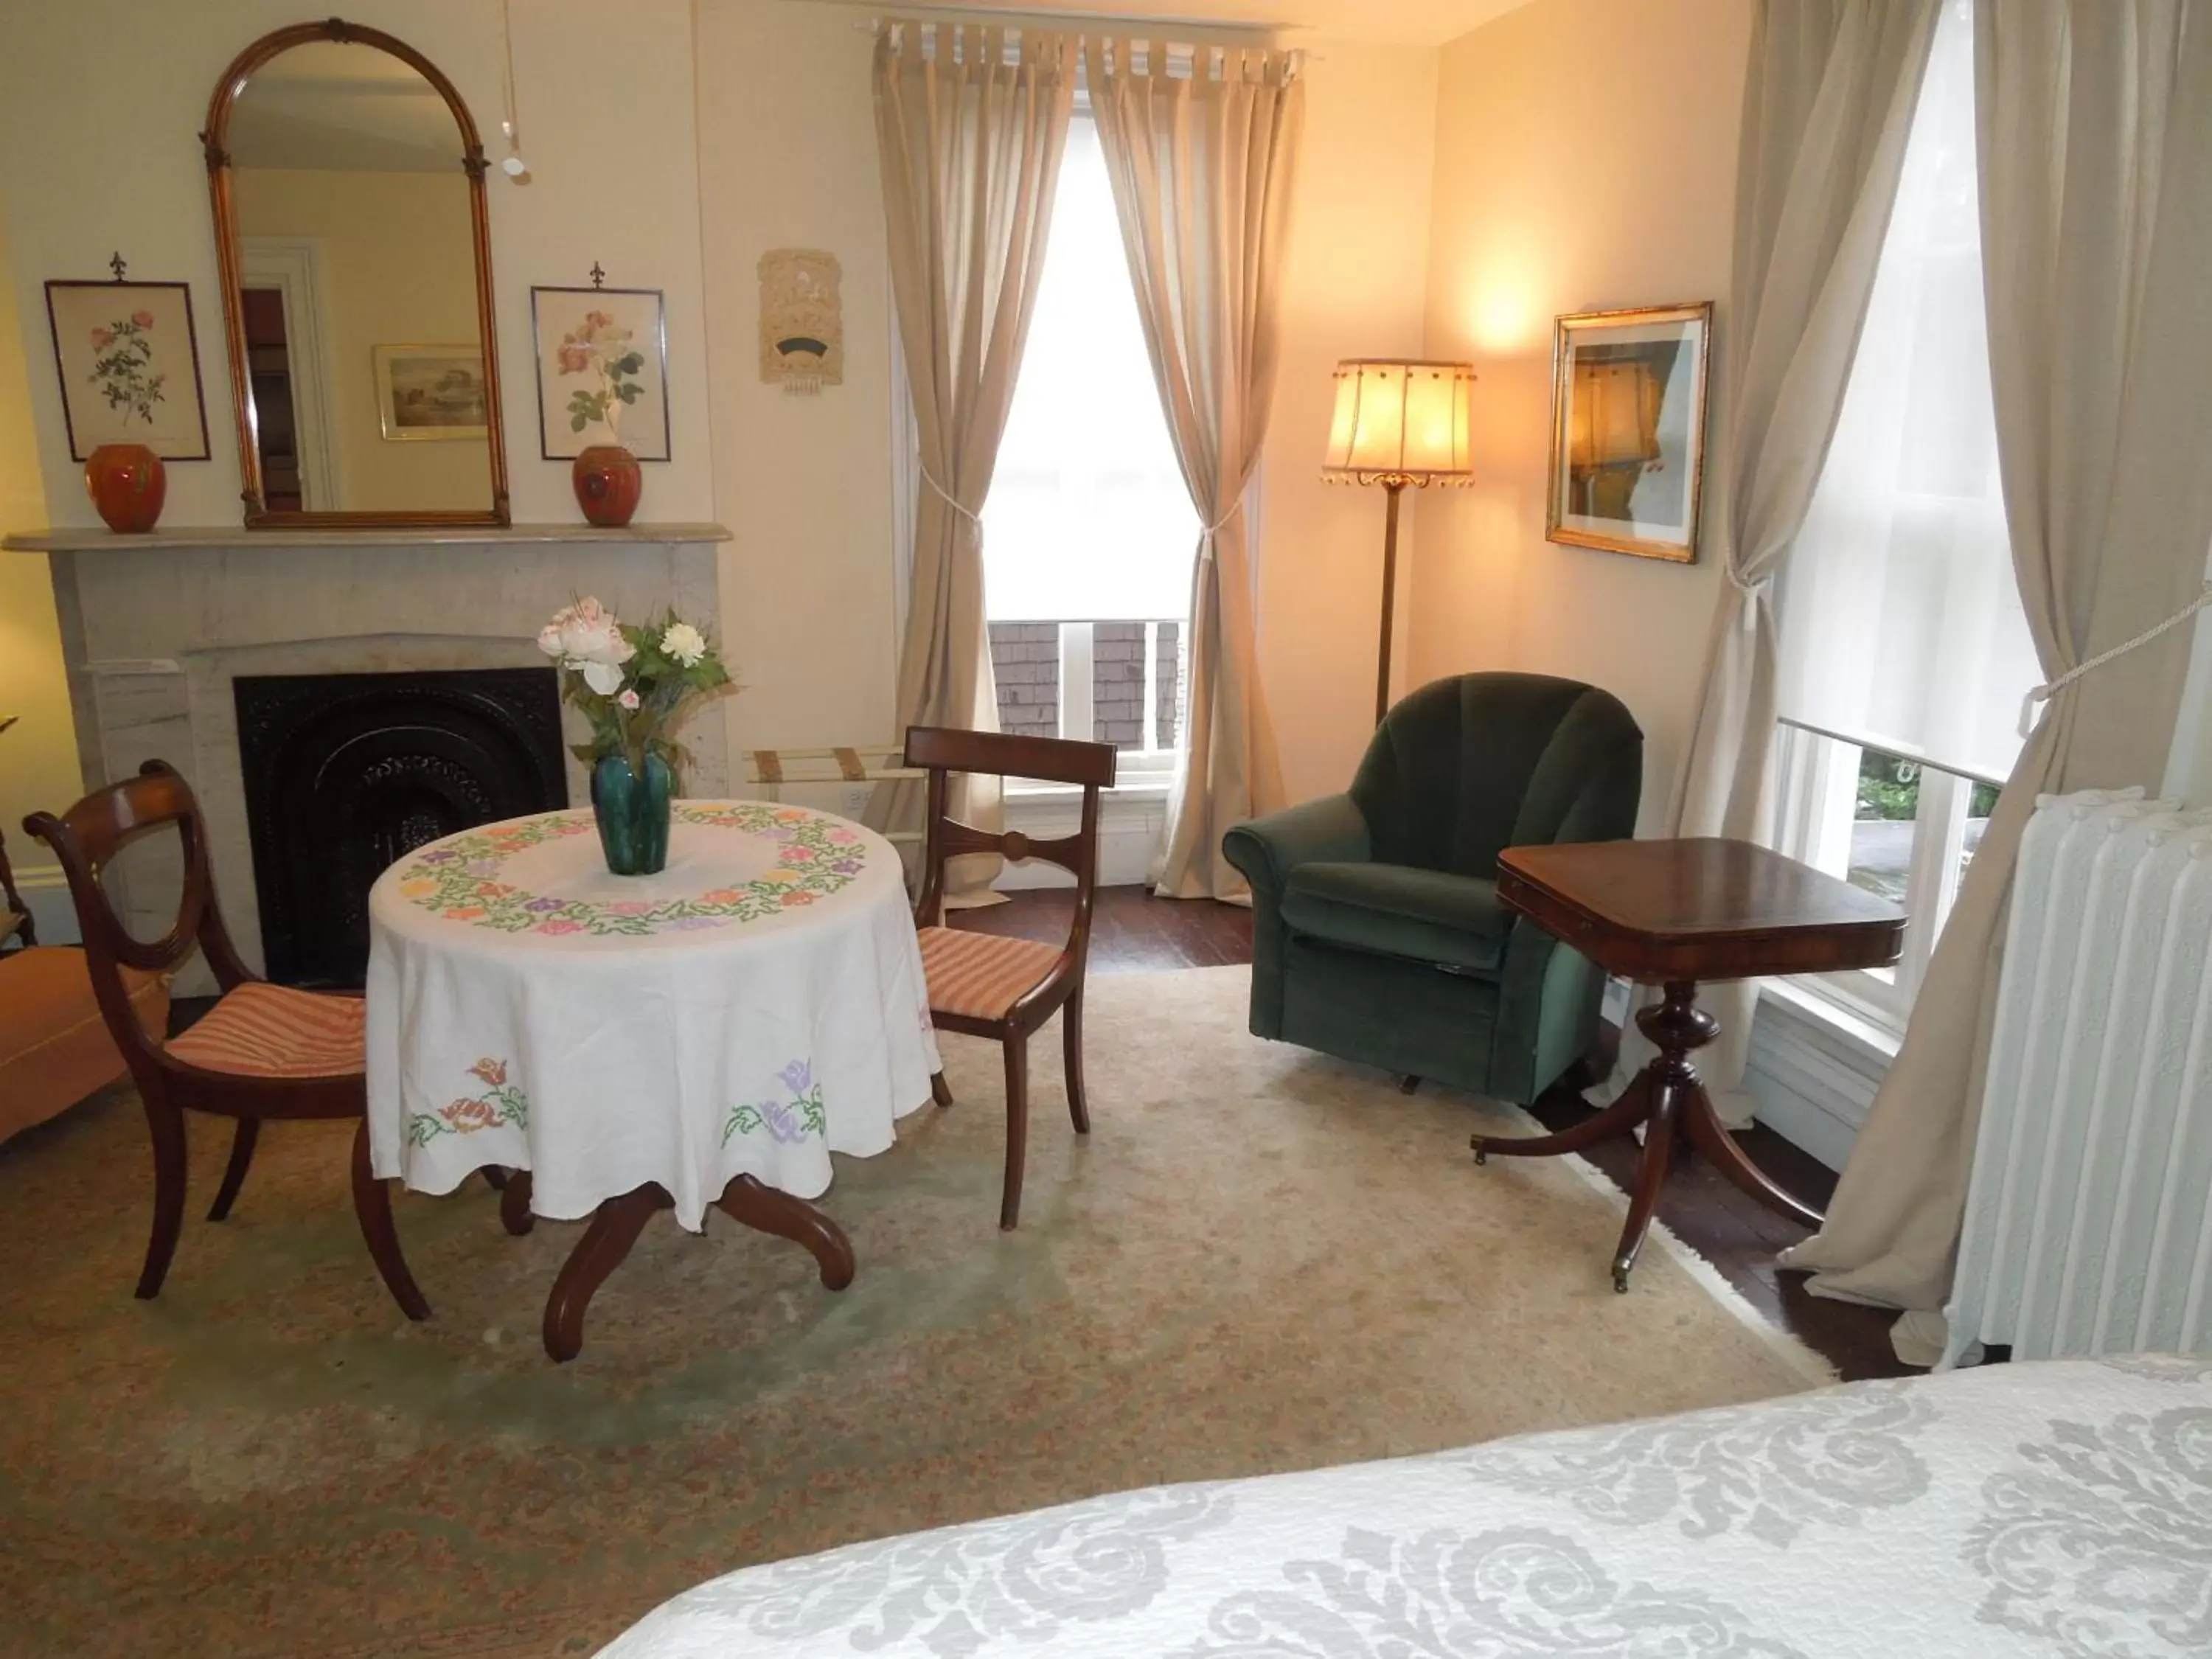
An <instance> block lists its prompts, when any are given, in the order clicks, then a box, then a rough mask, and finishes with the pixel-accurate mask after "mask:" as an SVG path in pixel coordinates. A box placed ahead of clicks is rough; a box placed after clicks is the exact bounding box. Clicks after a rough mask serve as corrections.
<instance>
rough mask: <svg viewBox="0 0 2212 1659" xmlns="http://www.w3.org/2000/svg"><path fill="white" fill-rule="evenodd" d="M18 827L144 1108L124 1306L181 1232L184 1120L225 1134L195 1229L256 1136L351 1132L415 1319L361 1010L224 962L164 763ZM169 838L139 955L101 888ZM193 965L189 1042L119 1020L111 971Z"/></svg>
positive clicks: (125, 1007)
mask: <svg viewBox="0 0 2212 1659" xmlns="http://www.w3.org/2000/svg"><path fill="white" fill-rule="evenodd" d="M23 827H24V829H27V830H28V831H30V833H31V834H33V835H34V836H38V837H39V838H40V840H41V841H43V842H46V844H47V845H48V846H50V847H52V848H53V849H54V856H55V857H56V858H57V859H58V860H60V863H61V866H62V871H63V873H64V874H65V875H66V876H67V877H68V878H69V886H70V898H71V899H72V900H74V901H75V902H76V916H77V926H78V927H79V928H80V929H81V930H82V933H83V935H84V946H85V956H86V960H87V965H88V967H89V968H90V969H91V975H92V989H93V994H94V997H95V998H96V999H97V1000H98V1001H99V1004H100V1013H101V1015H102V1017H103V1018H105V1019H106V1024H107V1029H108V1033H109V1035H110V1036H112V1037H113V1038H114V1039H115V1044H116V1047H118V1048H120V1049H121V1050H122V1051H123V1057H124V1059H125V1061H126V1062H127V1063H128V1064H129V1065H130V1067H131V1078H132V1079H133V1080H134V1081H135V1082H136V1083H137V1085H138V1094H139V1097H140V1099H141V1100H142V1101H143V1103H144V1105H145V1108H146V1123H147V1127H148V1128H149V1130H150V1131H151V1133H152V1136H153V1142H154V1231H153V1236H152V1237H151V1238H150V1239H149V1241H148V1243H147V1245H146V1265H145V1267H144V1269H143V1271H142V1272H141V1273H139V1275H138V1291H137V1293H138V1295H139V1297H142V1298H151V1297H154V1296H156V1295H158V1294H159V1293H160V1291H161V1281H162V1280H163V1279H165V1278H167V1275H168V1271H169V1263H170V1261H171V1260H172V1259H173V1257H174V1256H175V1255H176V1251H177V1240H178V1237H179V1234H180V1233H181V1232H182V1231H183V1229H184V1219H185V1113H186V1112H188V1111H192V1112H204V1113H206V1114H207V1115H210V1116H213V1117H227V1118H229V1119H231V1120H232V1121H234V1123H235V1124H236V1126H237V1127H236V1129H235V1131H234V1134H233V1138H232V1140H231V1146H230V1162H229V1164H228V1167H226V1168H225V1170H223V1176H222V1185H221V1186H220V1187H219V1188H217V1189H216V1196H215V1203H214V1204H213V1205H212V1206H210V1209H209V1211H208V1219H209V1220H210V1221H221V1220H223V1219H224V1218H227V1217H228V1215H229V1214H230V1208H231V1206H232V1205H233V1204H234V1203H235V1202H236V1201H237V1199H238V1192H239V1188H240V1186H242V1185H243V1184H244V1182H245V1180H246V1170H247V1168H248V1167H249V1166H250V1165H251V1164H252V1161H253V1147H254V1143H255V1141H256V1139H258V1137H259V1135H260V1133H261V1125H262V1122H263V1121H264V1120H265V1119H269V1118H347V1117H350V1118H355V1119H357V1120H359V1122H358V1125H357V1127H356V1129H355V1131H354V1138H353V1206H354V1214H355V1216H356V1218H357V1219H358V1220H359V1221H360V1223H361V1231H362V1237H363V1238H364V1239H365V1240H366V1241H367V1242H368V1254H369V1259H370V1260H371V1261H374V1263H375V1265H376V1271H377V1273H378V1274H379V1275H380V1277H381V1278H382V1279H383V1280H384V1284H385V1288H386V1290H388V1291H391V1293H392V1300H393V1301H395V1302H397V1303H398V1304H399V1306H400V1310H401V1311H403V1312H404V1313H405V1314H406V1316H408V1317H409V1318H410V1319H427V1318H428V1317H429V1314H430V1306H429V1304H428V1303H427V1302H426V1301H424V1300H423V1298H422V1291H421V1290H419V1289H418V1288H417V1287H416V1284H415V1279H414V1276H413V1275H412V1274H410V1273H409V1272H408V1271H407V1261H406V1258H405V1257H404V1255H401V1254H400V1249H399V1235H398V1231H397V1230H396V1229H395V1228H394V1227H393V1225H392V1194H391V1192H390V1190H389V1188H387V1187H386V1183H385V1182H381V1181H379V1180H377V1179H376V1178H375V1177H374V1175H373V1174H371V1172H370V1169H369V1161H368V1090H367V1085H366V1079H364V1077H363V1075H362V1065H363V1046H362V1012H363V1007H364V1005H363V1004H362V1000H361V999H360V998H358V997H353V996H346V995H343V994H328V993H320V992H314V991H300V990H294V989H292V988H291V987H287V986H282V985H271V984H270V983H268V982H267V981H264V980H261V979H258V978H256V977H255V976H254V975H253V974H252V970H251V969H248V968H247V967H246V964H245V963H243V962H242V961H240V959H239V955H238V952H237V951H236V949H235V948H234V946H233V945H232V944H231V940H230V934H229V932H228V930H227V929H226V928H225V927H223V925H222V912H221V911H220V910H219V909H218V908H216V896H215V872H214V870H213V867H212V863H211V860H210V857H209V854H208V846H207V832H206V825H205V823H204V820H203V819H202V818H201V817H200V810H199V804H198V803H197V801H196V800H194V799H193V798H192V792H191V786H189V785H188V784H186V783H185V781H184V779H183V778H182V777H181V776H179V775H178V773H177V772H176V770H175V769H173V768H172V767H170V766H169V765H168V764H167V763H165V762H161V761H149V762H147V763H146V764H145V766H144V767H143V768H142V769H140V773H139V775H138V776H137V777H135V778H131V779H130V780H128V781H125V782H122V783H116V784H110V785H109V786H108V787H106V788H105V789H100V790H95V791H94V793H91V794H89V795H87V796H86V797H85V798H84V799H82V800H81V801H79V802H78V803H77V804H76V805H74V806H72V807H70V810H69V811H66V812H64V813H63V814H62V815H61V816H60V817H55V816H54V815H52V813H48V812H39V813H34V814H33V816H32V817H28V818H26V819H25V820H24V821H23ZM172 827H173V829H175V831H176V834H177V836H178V840H179V844H180V848H181V851H182V853H183V863H184V894H183V898H182V901H181V902H180V903H179V907H178V911H177V920H176V922H175V924H174V925H173V927H171V928H170V929H169V931H168V932H167V933H164V934H163V935H162V936H161V938H159V939H152V940H142V939H136V938H133V937H132V936H131V933H130V932H129V931H128V930H126V929H125V927H124V926H123V923H122V921H121V919H120V918H118V916H117V915H116V914H115V911H114V908H113V907H112V904H111V903H110V902H109V900H108V896H107V892H106V888H105V887H104V886H103V885H102V883H101V878H100V872H102V871H103V870H104V869H106V866H107V865H108V863H109V862H110V860H112V859H113V858H114V856H115V854H116V853H117V852H118V850H119V849H120V848H123V847H124V846H125V844H127V843H128V842H133V841H136V840H137V839H139V838H140V837H142V836H149V835H154V834H157V833H160V832H162V831H165V830H167V829H171V828H172ZM195 950H197V951H200V952H201V953H202V954H203V955H204V957H206V959H207V964H208V967H209V968H210V969H211V970H212V971H213V972H214V974H215V977H216V984H217V985H218V986H220V987H222V997H221V999H220V1000H217V1002H216V1005H215V1006H214V1007H213V1008H211V1009H210V1010H209V1011H208V1012H207V1013H206V1014H205V1015H204V1016H203V1017H202V1018H200V1019H199V1021H198V1022H197V1024H194V1025H193V1026H192V1027H191V1029H190V1030H187V1031H185V1032H184V1033H183V1034H182V1035H180V1036H176V1037H173V1038H171V1039H170V1040H168V1041H167V1042H163V1041H162V1040H161V1036H160V1034H159V1033H158V1032H149V1031H148V1030H146V1029H145V1028H144V1027H143V1024H141V1022H140V1021H139V1019H138V1018H137V1015H136V1014H135V1012H133V1010H132V1007H131V1000H130V996H129V992H128V987H127V983H126V980H125V970H126V969H131V970H136V971H137V972H139V973H168V972H172V971H173V970H174V969H176V968H178V967H179V966H180V965H181V964H182V963H185V961H186V960H187V959H188V958H190V957H191V954H192V952H193V951H195Z"/></svg>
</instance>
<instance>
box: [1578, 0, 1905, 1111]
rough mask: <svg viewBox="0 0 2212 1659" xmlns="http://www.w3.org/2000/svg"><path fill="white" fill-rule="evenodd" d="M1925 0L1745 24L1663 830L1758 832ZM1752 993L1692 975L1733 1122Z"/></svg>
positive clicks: (1826, 5) (1636, 1049)
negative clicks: (1698, 585)
mask: <svg viewBox="0 0 2212 1659" xmlns="http://www.w3.org/2000/svg"><path fill="white" fill-rule="evenodd" d="M1935 35H1936V0H1762V3H1761V4H1760V5H1759V11H1758V15H1757V17H1756V19H1755V20H1754V22H1753V31H1752V40H1751V66H1750V70H1749V73H1748V76H1747V80H1746V84H1745V88H1744V115H1743V137H1742V140H1741V149H1740V151H1739V153H1738V157H1737V163H1736V198H1735V202H1736V204H1735V270H1734V273H1733V278H1732V281H1731V283H1730V285H1729V304H1728V307H1727V310H1726V311H1725V312H1724V313H1723V315H1722V316H1721V317H1720V319H1719V322H1718V328H1719V331H1720V335H1721V344H1722V347H1723V350H1722V354H1721V356H1722V373H1721V377H1720V386H1721V392H1722V396H1723V399H1724V410H1723V418H1722V420H1721V421H1720V422H1718V424H1717V428H1716V442H1717V446H1718V451H1717V454H1716V456H1715V458H1714V459H1715V462H1716V465H1717V483H1718V485H1719V487H1718V489H1717V490H1716V491H1715V492H1714V496H1713V499H1714V501H1715V502H1716V503H1717V506H1718V507H1719V509H1720V510H1719V512H1717V513H1715V514H1714V515H1713V518H1712V519H1711V520H1709V521H1708V522H1709V524H1710V526H1711V535H1712V536H1713V538H1714V540H1715V542H1716V544H1717V546H1716V551H1717V554H1718V556H1719V558H1720V562H1721V564H1722V567H1723V570H1724V571H1725V573H1726V574H1727V578H1728V586H1726V588H1725V589H1724V590H1723V592H1722V596H1721V602H1720V605H1719V607H1718V609H1717V611H1716V612H1715V614H1714V617H1713V627H1712V637H1711V642H1710V644H1709V645H1708V646H1707V647H1706V658H1705V696H1704V700H1703V701H1702V702H1700V703H1699V708H1698V719H1697V724H1696V726H1694V727H1693V728H1692V732H1691V735H1690V747H1689V752H1688V754H1687V755H1686V757H1685V758H1684V762H1683V766H1682V770H1681V772H1680V775H1679V776H1678V778H1677V781H1676V784H1675V788H1674V800H1673V802H1672V804H1671V806H1670V810H1669V811H1668V832H1669V833H1670V834H1673V835H1677V836H1733V837H1735V838H1738V839H1741V840H1747V841H1763V840H1765V839H1766V836H1765V823H1766V819H1765V806H1766V802H1765V793H1766V784H1767V772H1768V768H1769V762H1770V758H1771V755H1772V752H1773V737H1774V699H1775V688H1774V679H1775V670H1774V649H1775V614H1774V604H1773V598H1772V592H1773V579H1774V577H1775V575H1776V574H1777V573H1778V571H1779V570H1780V568H1781V566H1782V562H1783V561H1784V559H1785V558H1786V557H1787V556H1789V551H1790V543H1791V540H1792V539H1793V538H1795V537H1796V534H1797V532H1798V530H1799V528H1800V527H1801V526H1802V525H1803V524H1804V522H1805V512H1806V508H1807V507H1808V506H1809V505H1810V504H1811V502H1812V500H1813V489H1814V485H1815V484H1817V483H1819V482H1820V469H1821V466H1822V465H1823V463H1825V462H1826V459H1827V454H1828V441H1829V439H1830V438H1831V437H1832V435H1834V433H1835V429H1836V417H1837V416H1838V414H1839V413H1841V411H1842V409H1843V403H1844V387H1845V386H1847V385H1848V383H1849V381H1850V368H1851V359H1852V356H1854V354H1855V353H1856V351H1857V347H1858V338H1859V329H1860V325H1862V324H1863V322H1864V321H1865V319H1866V309H1867V300H1868V296H1869V295H1871V294H1872V292H1873V291H1874V276H1875V265H1876V264H1877V262H1878V261H1879V259H1880V258H1881V243H1882V237H1883V234H1884V233H1885V232H1886V231H1887V229H1888V228H1889V212H1890V208H1891V205H1892V204H1893V203H1894V202H1895V201H1896V199H1897V180H1898V175H1899V171H1900V170H1901V169H1902V167H1903V166H1904V161H1905V138H1906V137H1907V135H1908V134H1909V133H1910V132H1911V127H1912V112H1913V106H1914V105H1915V103H1916V102H1917V100H1918V97H1919V94H1920V82H1921V79H1922V76H1923V72H1924V71H1925V70H1926V69H1927V66H1928V52H1929V46H1930V45H1931V44H1932V43H1933V42H1934V40H1935ZM1807 621H1808V622H1810V621H1811V619H1809V618H1808V619H1807ZM1801 625H1802V624H1801ZM1756 992H1757V987H1756V986H1755V985H1753V984H1741V985H1718V986H1709V987H1705V988H1704V989H1701V990H1700V991H1699V994H1698V995H1699V1001H1701V1002H1703V1003H1705V1004H1706V1005H1707V1006H1709V1007H1711V1008H1712V1009H1713V1011H1714V1012H1716V1013H1717V1015H1718V1017H1719V1018H1720V1022H1721V1035H1720V1037H1719V1040H1718V1041H1717V1042H1716V1043H1715V1044H1714V1046H1713V1047H1712V1048H1708V1049H1706V1050H1705V1052H1704V1053H1703V1054H1701V1055H1700V1056H1699V1070H1700V1071H1701V1072H1703V1073H1705V1079H1706V1082H1707V1084H1708V1085H1709V1086H1710V1087H1711V1091H1712V1093H1713V1097H1714V1101H1715V1104H1716V1106H1717V1108H1718V1109H1719V1110H1720V1112H1721V1114H1722V1115H1723V1118H1725V1119H1726V1120H1727V1121H1729V1122H1730V1123H1731V1124H1736V1125H1741V1124H1743V1123H1747V1122H1749V1121H1750V1116H1751V1114H1750V1109H1749V1103H1748V1101H1747V1099H1746V1098H1745V1097H1744V1096H1743V1093H1742V1083H1743V1067H1744V1057H1745V1055H1746V1054H1747V1052H1748V1045H1749V1042H1750V1036H1751V1020H1752V1012H1753V1000H1754V997H1755V995H1756ZM1651 1052H1652V1050H1651V1046H1650V1043H1648V1042H1645V1041H1644V1036H1643V1035H1642V1033H1641V1032H1639V1031H1638V1030H1636V1029H1635V1028H1634V1027H1633V1026H1631V1027H1630V1028H1629V1029H1628V1030H1626V1032H1624V1033H1623V1035H1622V1040H1621V1054H1620V1065H1619V1066H1618V1067H1617V1068H1616V1070H1615V1072H1614V1076H1613V1082H1612V1084H1611V1085H1610V1092H1611V1093H1613V1094H1618V1093H1619V1092H1620V1089H1621V1088H1622V1087H1624V1086H1625V1085H1626V1083H1627V1080H1628V1079H1630V1078H1631V1077H1632V1076H1633V1075H1634V1074H1635V1073H1636V1072H1637V1071H1638V1070H1639V1069H1641V1067H1642V1066H1643V1065H1644V1062H1645V1061H1646V1060H1649V1059H1650V1057H1651Z"/></svg>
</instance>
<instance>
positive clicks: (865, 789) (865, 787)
mask: <svg viewBox="0 0 2212 1659" xmlns="http://www.w3.org/2000/svg"><path fill="white" fill-rule="evenodd" d="M874 793H876V786H875V785H873V784H872V783H848V784H847V785H846V786H845V805H844V808H843V811H844V813H845V816H846V817H848V818H857V817H860V815H861V814H862V813H864V812H866V811H867V810H868V797H869V796H871V795H872V794H874Z"/></svg>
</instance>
